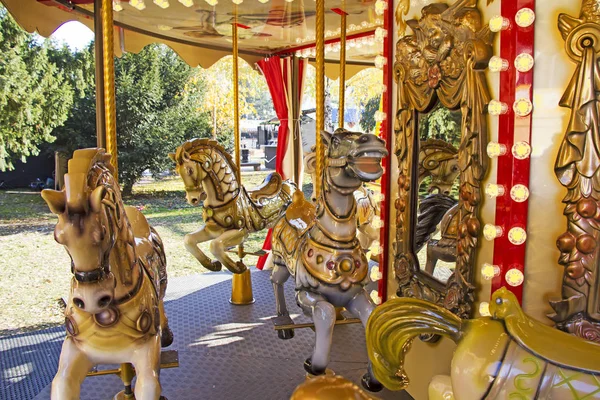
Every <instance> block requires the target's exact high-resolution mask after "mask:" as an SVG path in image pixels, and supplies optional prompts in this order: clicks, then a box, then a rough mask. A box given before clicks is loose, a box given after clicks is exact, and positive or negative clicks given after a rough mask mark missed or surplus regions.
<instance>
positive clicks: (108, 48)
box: [101, 0, 119, 179]
mask: <svg viewBox="0 0 600 400" xmlns="http://www.w3.org/2000/svg"><path fill="white" fill-rule="evenodd" d="M101 1H102V10H101V15H102V75H103V82H102V83H103V86H104V108H103V111H104V127H105V129H106V151H107V152H108V153H110V154H111V160H110V161H111V163H112V165H113V167H114V168H115V174H114V175H115V179H118V177H119V170H118V163H117V114H116V109H117V104H116V101H115V59H114V48H115V44H114V37H113V33H114V29H113V9H112V0H101Z"/></svg>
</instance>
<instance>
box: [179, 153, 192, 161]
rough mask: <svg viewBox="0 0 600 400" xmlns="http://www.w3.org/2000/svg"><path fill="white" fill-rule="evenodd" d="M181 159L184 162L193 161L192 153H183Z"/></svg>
mask: <svg viewBox="0 0 600 400" xmlns="http://www.w3.org/2000/svg"><path fill="white" fill-rule="evenodd" d="M181 158H182V159H183V161H185V162H188V161H190V160H191V159H192V157H190V153H188V152H187V151H185V150H184V151H183V152H182V153H181Z"/></svg>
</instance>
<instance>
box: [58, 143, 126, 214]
mask: <svg viewBox="0 0 600 400" xmlns="http://www.w3.org/2000/svg"><path fill="white" fill-rule="evenodd" d="M110 158H111V155H110V154H108V153H106V150H104V149H100V148H89V149H79V150H75V151H74V152H73V157H72V158H71V159H70V160H69V162H68V167H67V173H66V174H65V182H67V181H68V182H69V185H68V186H67V190H66V199H67V203H68V204H70V205H74V206H76V205H79V207H77V208H78V209H83V208H81V205H80V203H81V202H83V201H87V195H86V196H81V193H85V192H86V191H87V190H90V189H91V190H93V189H95V188H96V187H97V186H98V185H101V184H105V183H109V182H105V181H103V180H102V179H101V178H102V175H103V172H109V173H110V175H111V177H112V182H110V183H109V184H111V185H112V186H116V182H114V173H115V168H114V167H113V165H112V164H111V163H110Z"/></svg>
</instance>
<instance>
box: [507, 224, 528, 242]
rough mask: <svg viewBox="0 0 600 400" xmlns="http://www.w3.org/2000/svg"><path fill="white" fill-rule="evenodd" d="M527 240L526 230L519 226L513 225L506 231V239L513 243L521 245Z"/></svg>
mask: <svg viewBox="0 0 600 400" xmlns="http://www.w3.org/2000/svg"><path fill="white" fill-rule="evenodd" d="M526 240H527V232H525V229H523V228H521V227H518V226H516V227H514V228H511V229H510V231H508V241H509V242H511V243H512V244H514V245H517V246H518V245H521V244H523V243H525V241H526Z"/></svg>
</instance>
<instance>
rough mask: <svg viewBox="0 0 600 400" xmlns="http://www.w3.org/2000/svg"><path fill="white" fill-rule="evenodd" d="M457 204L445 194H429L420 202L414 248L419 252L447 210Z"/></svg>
mask: <svg viewBox="0 0 600 400" xmlns="http://www.w3.org/2000/svg"><path fill="white" fill-rule="evenodd" d="M456 203H458V201H456V200H455V199H454V198H452V197H450V196H447V195H445V194H441V193H440V194H431V195H429V196H427V197H426V198H424V199H423V200H421V204H419V216H418V217H417V231H416V233H415V248H416V251H417V252H419V250H421V248H423V246H425V243H427V241H428V240H429V239H430V238H431V235H432V234H433V233H434V232H435V230H436V228H437V226H438V224H439V223H440V221H441V220H442V218H444V215H446V213H447V212H448V210H449V209H451V208H452V207H454V206H455V205H456Z"/></svg>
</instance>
